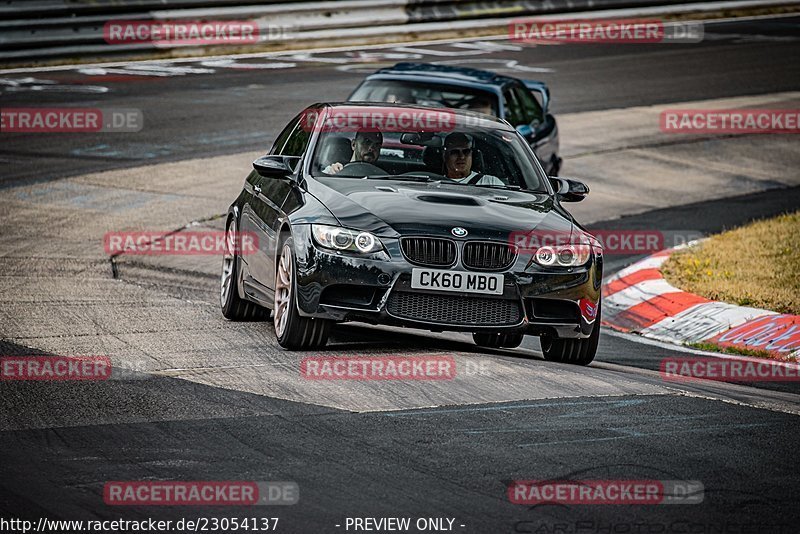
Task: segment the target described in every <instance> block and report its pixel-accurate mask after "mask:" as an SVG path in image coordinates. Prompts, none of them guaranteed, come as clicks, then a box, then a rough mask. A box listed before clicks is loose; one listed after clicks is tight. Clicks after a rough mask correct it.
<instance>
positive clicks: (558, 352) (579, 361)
mask: <svg viewBox="0 0 800 534" xmlns="http://www.w3.org/2000/svg"><path fill="white" fill-rule="evenodd" d="M539 339H540V342H541V344H542V352H543V353H544V359H545V360H549V361H551V362H560V363H571V364H575V365H589V364H590V363H592V360H594V357H595V354H597V342H598V341H599V340H600V306H598V307H597V317H595V319H594V328H593V329H592V333H591V335H590V336H589V337H588V338H586V339H554V338H552V337H551V336H542V337H541V338H539Z"/></svg>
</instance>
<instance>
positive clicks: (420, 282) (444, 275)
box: [411, 269, 503, 295]
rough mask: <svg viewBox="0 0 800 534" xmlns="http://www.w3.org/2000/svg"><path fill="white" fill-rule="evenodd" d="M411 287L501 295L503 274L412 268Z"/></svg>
mask: <svg viewBox="0 0 800 534" xmlns="http://www.w3.org/2000/svg"><path fill="white" fill-rule="evenodd" d="M411 288H412V289H433V290H435V291H459V292H465V293H480V294H482V295H502V294H503V275H502V274H488V273H468V272H466V271H441V270H438V269H412V270H411Z"/></svg>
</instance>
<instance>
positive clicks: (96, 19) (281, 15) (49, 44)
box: [0, 0, 791, 64]
mask: <svg viewBox="0 0 800 534" xmlns="http://www.w3.org/2000/svg"><path fill="white" fill-rule="evenodd" d="M789 3H791V2H787V1H783V2H780V1H772V0H751V1H744V2H742V1H729V2H715V3H714V5H723V4H725V5H726V6H727V7H726V9H735V8H737V7H758V6H771V5H779V4H789ZM703 5H709V4H701V3H698V0H660V1H659V0H527V1H525V0H523V1H513V0H487V1H473V0H460V1H452V0H329V1H323V2H299V1H292V0H277V1H272V2H268V3H266V2H263V3H247V2H243V1H242V0H5V1H3V0H0V64H2V63H6V64H8V63H32V62H36V61H41V60H46V59H58V58H64V59H69V58H93V57H106V58H113V57H114V56H117V57H122V56H135V55H143V54H152V53H153V52H154V51H171V52H173V53H177V52H178V50H177V49H178V48H183V49H184V50H183V51H182V53H184V54H186V55H191V54H196V53H198V51H199V50H198V48H202V45H201V44H198V43H194V44H193V45H191V46H186V45H176V44H174V43H168V42H167V43H165V42H155V41H150V42H139V43H124V44H122V43H114V44H109V42H108V41H107V40H106V39H105V38H104V26H105V25H106V23H108V22H109V21H119V20H126V21H141V22H147V21H150V22H166V21H187V22H188V21H191V22H195V21H227V20H229V21H251V22H254V23H255V24H256V25H257V26H258V28H259V30H260V31H259V43H264V44H266V43H271V44H273V45H276V46H281V45H282V46H284V47H286V45H294V46H293V47H295V48H296V47H297V46H296V45H297V43H308V46H316V45H321V44H322V45H325V44H334V43H336V42H337V41H343V40H347V41H349V42H352V43H354V44H362V43H363V44H367V43H369V42H378V41H380V40H381V39H387V38H389V37H391V36H392V35H407V36H411V37H418V36H419V35H420V34H423V33H429V32H431V31H438V32H447V31H450V32H461V34H462V35H464V34H467V33H468V32H469V31H470V30H473V31H477V30H481V29H482V30H484V32H485V31H486V29H487V28H497V29H498V31H497V32H496V33H502V27H503V26H504V25H505V24H507V21H505V20H504V19H503V17H520V16H529V15H544V14H549V13H570V12H576V11H590V10H601V9H618V8H627V9H630V8H643V7H660V8H663V9H665V10H666V11H664V12H667V13H669V12H687V11H693V10H697V11H700V10H703V9H704V8H703V7H701V6H703ZM694 6H696V7H694ZM705 9H709V8H708V7H706V8H705ZM216 44H218V43H216ZM262 48H263V47H262ZM249 50H253V48H252V47H251V48H250V49H249ZM237 51H243V50H237Z"/></svg>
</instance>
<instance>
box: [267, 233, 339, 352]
mask: <svg viewBox="0 0 800 534" xmlns="http://www.w3.org/2000/svg"><path fill="white" fill-rule="evenodd" d="M293 248H294V247H293V245H292V238H291V237H290V238H289V239H287V240H286V242H285V243H284V245H283V249H281V255H280V259H279V260H278V270H277V273H276V276H275V308H274V310H275V312H274V316H275V335H276V336H277V337H278V344H279V345H280V346H281V347H283V348H285V349H289V350H309V349H316V348H320V347H324V346H325V344H326V343H327V342H328V335H329V334H330V330H331V324H332V322H331V321H328V320H326V319H314V318H311V317H302V316H301V315H300V312H299V311H298V310H297V290H296V289H297V288H296V285H297V284H296V281H295V268H294V255H293V254H292V249H293Z"/></svg>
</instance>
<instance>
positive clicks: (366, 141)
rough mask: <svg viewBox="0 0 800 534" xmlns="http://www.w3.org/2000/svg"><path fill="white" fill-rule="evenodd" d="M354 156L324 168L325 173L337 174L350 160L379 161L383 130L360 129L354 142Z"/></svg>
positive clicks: (373, 162) (372, 162)
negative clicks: (346, 160)
mask: <svg viewBox="0 0 800 534" xmlns="http://www.w3.org/2000/svg"><path fill="white" fill-rule="evenodd" d="M351 146H352V148H353V157H352V158H351V159H350V161H348V162H344V163H342V162H341V161H335V162H333V163H331V164H330V165H328V166H327V167H325V168H324V169H322V172H324V173H325V174H336V173H337V172H339V171H341V170H342V168H343V167H344V166H345V165H346V164H347V163H350V162H359V161H360V162H364V163H371V164H373V165H375V162H377V161H378V156H380V154H381V146H383V134H382V133H381V132H371V131H366V130H359V131H358V132H356V136H355V138H354V139H353V142H352V145H351Z"/></svg>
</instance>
